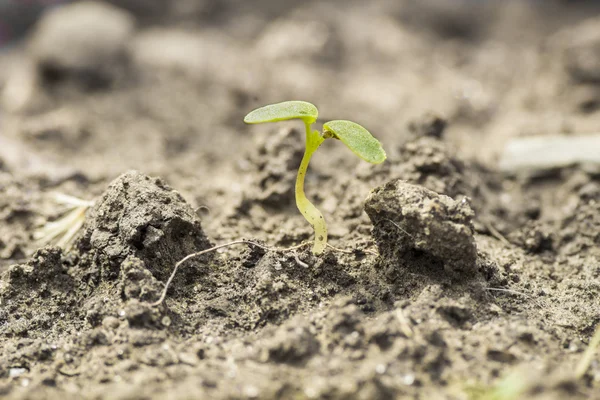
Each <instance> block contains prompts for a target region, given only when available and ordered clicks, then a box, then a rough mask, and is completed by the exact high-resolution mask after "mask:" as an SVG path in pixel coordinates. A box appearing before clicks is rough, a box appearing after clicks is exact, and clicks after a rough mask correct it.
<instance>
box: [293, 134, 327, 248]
mask: <svg viewBox="0 0 600 400" xmlns="http://www.w3.org/2000/svg"><path fill="white" fill-rule="evenodd" d="M304 125H305V127H306V149H305V151H304V156H303V157H302V162H301V163H300V168H298V176H297V177H296V206H298V210H300V212H301V213H302V215H303V216H304V218H306V220H307V221H308V223H309V224H311V225H312V227H313V229H314V231H315V244H314V245H313V249H312V252H313V254H322V253H323V251H324V250H325V247H326V246H327V225H326V224H325V219H324V218H323V214H321V212H320V211H319V210H318V209H317V207H315V206H314V204H313V203H311V202H310V201H309V200H308V199H307V198H306V195H305V194H304V178H305V177H306V171H307V170H308V163H309V162H310V159H311V157H312V155H313V153H314V152H315V151H316V150H317V149H318V148H319V146H320V145H321V143H323V141H324V140H325V139H323V138H322V137H321V135H320V134H319V132H318V131H313V130H311V124H310V123H308V122H304Z"/></svg>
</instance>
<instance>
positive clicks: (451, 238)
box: [365, 179, 477, 275]
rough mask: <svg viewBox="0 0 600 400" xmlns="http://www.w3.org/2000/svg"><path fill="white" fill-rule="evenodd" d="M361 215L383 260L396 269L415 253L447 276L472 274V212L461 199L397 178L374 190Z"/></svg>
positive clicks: (475, 256)
mask: <svg viewBox="0 0 600 400" xmlns="http://www.w3.org/2000/svg"><path fill="white" fill-rule="evenodd" d="M365 211H366V212H367V214H368V215H369V218H371V221H372V222H373V225H374V228H373V237H374V238H375V241H376V242H377V245H378V246H379V252H380V254H381V255H382V256H383V258H384V259H385V260H386V261H388V262H390V263H393V264H396V265H401V264H402V259H403V258H404V257H405V256H406V254H407V253H408V252H411V251H419V252H424V253H426V254H427V255H430V256H431V257H433V258H434V259H435V260H438V261H441V263H442V264H443V266H444V269H445V270H446V272H448V273H450V274H452V275H459V274H463V273H466V274H472V273H473V272H474V271H475V269H476V260H477V247H476V245H475V239H474V237H473V226H472V219H473V217H474V213H473V210H472V209H471V207H470V206H469V203H468V201H467V200H466V199H464V200H462V201H455V200H453V199H451V198H450V197H448V196H444V195H439V194H437V193H435V192H433V191H431V190H428V189H425V188H424V187H422V186H418V185H412V184H409V183H407V182H404V181H402V180H399V179H397V180H394V181H391V182H388V183H387V184H386V185H384V186H380V187H378V188H376V189H375V190H374V191H373V192H372V193H371V194H370V195H369V197H368V198H367V201H366V203H365Z"/></svg>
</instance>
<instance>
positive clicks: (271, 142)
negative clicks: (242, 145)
mask: <svg viewBox="0 0 600 400" xmlns="http://www.w3.org/2000/svg"><path fill="white" fill-rule="evenodd" d="M302 136H303V135H301V133H300V131H298V130H297V129H289V128H283V129H280V130H278V131H277V133H276V134H270V135H267V136H265V137H263V138H262V139H261V140H259V142H258V146H257V147H258V148H257V149H256V150H255V151H253V152H252V153H250V154H249V155H248V157H247V160H246V161H245V162H244V163H243V164H244V165H247V166H248V168H249V169H250V170H251V172H253V173H252V175H253V177H254V184H253V185H251V188H256V189H255V190H254V191H250V192H249V193H248V194H247V195H246V196H247V199H248V200H254V201H256V202H258V203H260V204H262V205H265V206H268V207H272V208H285V207H287V206H289V205H290V204H293V202H294V199H295V191H294V189H295V182H296V173H297V171H298V166H299V165H300V161H301V160H302V155H303V154H304V138H303V137H302Z"/></svg>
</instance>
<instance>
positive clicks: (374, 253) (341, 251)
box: [327, 243, 379, 256]
mask: <svg viewBox="0 0 600 400" xmlns="http://www.w3.org/2000/svg"><path fill="white" fill-rule="evenodd" d="M327 247H329V248H330V249H332V250H333V251H337V252H340V253H344V254H354V253H355V252H356V250H344V249H340V248H338V247H334V246H332V245H330V244H329V243H327ZM360 251H362V252H365V253H369V254H373V255H374V256H378V255H379V253H377V252H376V251H373V250H369V249H367V250H362V249H361V250H360Z"/></svg>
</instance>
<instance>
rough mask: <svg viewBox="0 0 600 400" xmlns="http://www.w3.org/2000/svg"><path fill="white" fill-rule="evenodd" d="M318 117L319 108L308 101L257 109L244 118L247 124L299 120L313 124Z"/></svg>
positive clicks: (288, 102)
mask: <svg viewBox="0 0 600 400" xmlns="http://www.w3.org/2000/svg"><path fill="white" fill-rule="evenodd" d="M318 116H319V112H318V111H317V107H315V106H314V105H313V104H310V103H307V102H306V101H284V102H283V103H277V104H270V105H268V106H264V107H261V108H257V109H256V110H254V111H252V112H250V113H249V114H248V115H246V117H244V122H245V123H247V124H260V123H263V122H277V121H286V120H288V119H296V118H297V119H302V120H304V122H306V123H309V124H312V123H313V122H315V121H316V120H317V117H318Z"/></svg>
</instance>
